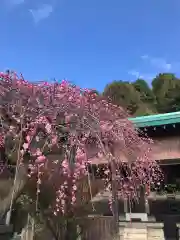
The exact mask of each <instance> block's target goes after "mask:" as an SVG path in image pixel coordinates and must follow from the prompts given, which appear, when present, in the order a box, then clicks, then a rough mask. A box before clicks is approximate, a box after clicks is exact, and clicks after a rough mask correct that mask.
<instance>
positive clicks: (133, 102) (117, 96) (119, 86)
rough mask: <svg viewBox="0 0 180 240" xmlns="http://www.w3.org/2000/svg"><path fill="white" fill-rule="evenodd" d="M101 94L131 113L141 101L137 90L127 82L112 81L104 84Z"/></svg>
mask: <svg viewBox="0 0 180 240" xmlns="http://www.w3.org/2000/svg"><path fill="white" fill-rule="evenodd" d="M103 95H104V96H105V97H108V98H109V99H110V100H111V101H112V102H113V103H114V104H116V105H120V106H122V107H123V108H125V109H127V110H128V111H129V112H130V113H132V114H134V113H135V112H136V111H137V109H138V108H139V104H140V103H141V99H140V94H139V92H137V91H136V90H135V88H134V86H133V85H132V84H130V83H129V82H123V81H114V82H112V83H111V84H109V85H107V86H106V88H105V89H104V92H103Z"/></svg>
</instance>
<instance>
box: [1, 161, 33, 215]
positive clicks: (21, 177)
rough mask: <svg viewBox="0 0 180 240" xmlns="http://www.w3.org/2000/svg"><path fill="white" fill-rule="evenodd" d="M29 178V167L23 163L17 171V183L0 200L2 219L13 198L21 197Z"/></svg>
mask: <svg viewBox="0 0 180 240" xmlns="http://www.w3.org/2000/svg"><path fill="white" fill-rule="evenodd" d="M27 179H28V177H27V168H26V167H25V166H23V165H21V166H20V167H19V169H18V172H17V178H16V182H15V184H14V185H13V186H12V187H11V189H10V192H9V194H8V195H7V196H6V197H5V198H4V199H2V200H0V219H2V218H3V217H4V215H5V214H6V213H7V211H8V210H9V208H10V206H11V202H12V200H13V201H14V200H16V199H17V198H18V197H19V195H20V194H21V192H22V190H23V188H24V186H25V184H26V182H27ZM12 197H13V199H12Z"/></svg>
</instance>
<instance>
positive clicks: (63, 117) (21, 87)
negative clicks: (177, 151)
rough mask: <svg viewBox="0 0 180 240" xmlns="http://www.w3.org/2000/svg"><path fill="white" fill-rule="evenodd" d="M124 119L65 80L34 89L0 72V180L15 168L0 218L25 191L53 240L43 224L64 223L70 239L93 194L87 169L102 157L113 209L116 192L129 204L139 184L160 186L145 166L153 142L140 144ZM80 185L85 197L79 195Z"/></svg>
mask: <svg viewBox="0 0 180 240" xmlns="http://www.w3.org/2000/svg"><path fill="white" fill-rule="evenodd" d="M127 117H128V116H127V113H126V112H125V111H124V110H123V109H122V108H121V107H118V106H115V105H113V104H111V103H109V102H107V101H106V100H105V99H103V98H102V97H101V96H99V95H97V94H96V93H95V92H93V91H89V90H87V89H81V88H79V87H77V86H72V85H71V84H69V83H68V82H66V81H62V82H61V83H53V84H50V83H40V84H38V83H30V82H28V81H25V80H24V79H23V78H22V77H18V76H17V75H16V74H15V73H13V74H11V75H10V74H9V73H6V74H4V73H1V75H0V120H1V126H0V153H1V154H0V156H1V159H0V160H1V166H2V171H1V174H3V173H4V172H5V171H6V172H7V168H8V166H9V165H11V164H15V166H16V168H15V173H14V180H13V184H12V185H11V186H10V188H9V192H8V193H7V194H6V195H5V196H1V202H0V214H1V216H3V215H4V214H5V213H6V212H7V211H8V210H9V209H10V212H11V209H12V205H13V203H14V202H15V201H16V199H17V198H18V197H19V196H20V195H21V194H22V193H23V191H24V189H26V193H27V194H29V196H30V198H32V199H34V205H35V209H36V213H37V211H41V210H42V209H44V211H43V214H44V215H43V216H47V221H46V223H47V226H49V227H50V228H51V230H52V232H53V234H54V237H55V239H58V236H57V234H56V231H55V230H53V226H54V224H50V223H51V221H50V220H49V219H51V220H52V219H66V220H67V221H66V223H67V224H66V227H67V231H66V233H67V234H66V239H67V240H70V239H75V238H73V237H72V236H71V235H70V233H71V232H72V228H73V226H72V219H74V218H75V217H81V215H82V211H81V209H83V205H85V203H86V201H90V200H91V198H92V197H93V195H94V194H96V193H97V192H98V190H99V189H97V190H96V191H94V190H93V182H92V181H91V176H90V175H89V172H88V166H89V165H91V164H93V163H96V164H97V163H98V161H101V160H102V159H104V161H106V163H108V164H107V166H110V167H107V169H106V171H105V179H104V182H103V183H104V185H103V189H108V190H109V191H110V192H112V193H113V194H111V199H110V206H112V210H113V209H114V202H115V200H116V198H117V194H115V192H117V191H118V195H121V196H122V197H128V198H130V199H136V198H138V191H139V189H140V187H141V186H145V185H148V186H149V185H150V183H152V182H154V183H156V182H158V181H160V178H161V172H160V169H159V167H158V165H156V162H155V161H153V160H151V144H152V142H151V141H150V140H149V139H147V138H140V137H139V135H138V132H137V131H136V130H135V128H134V127H133V125H132V123H131V122H129V121H128V120H127ZM84 182H86V183H87V186H88V189H89V198H88V199H84V195H83V191H82V185H83V183H84ZM33 184H34V185H33ZM32 185H33V186H34V189H35V194H34V192H33V190H32V189H33V187H32ZM47 189H48V190H47ZM32 192H33V193H32ZM33 194H34V195H33ZM43 194H46V195H43ZM42 199H43V201H44V202H43V201H42ZM46 200H47V201H46ZM32 206H33V204H32ZM114 213H115V212H114ZM48 221H49V222H48Z"/></svg>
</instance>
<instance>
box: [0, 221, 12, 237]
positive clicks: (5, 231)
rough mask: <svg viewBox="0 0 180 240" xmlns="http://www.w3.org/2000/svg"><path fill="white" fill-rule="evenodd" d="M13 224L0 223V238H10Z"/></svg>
mask: <svg viewBox="0 0 180 240" xmlns="http://www.w3.org/2000/svg"><path fill="white" fill-rule="evenodd" d="M12 232H13V226H12V225H10V226H6V225H0V240H10V239H11V237H12Z"/></svg>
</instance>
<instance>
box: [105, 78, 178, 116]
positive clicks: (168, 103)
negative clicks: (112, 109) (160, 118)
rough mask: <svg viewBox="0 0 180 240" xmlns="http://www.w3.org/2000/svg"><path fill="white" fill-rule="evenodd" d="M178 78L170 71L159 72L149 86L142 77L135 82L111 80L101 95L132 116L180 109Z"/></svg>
mask: <svg viewBox="0 0 180 240" xmlns="http://www.w3.org/2000/svg"><path fill="white" fill-rule="evenodd" d="M179 93H180V79H179V78H177V77H176V76H175V75H174V74H171V73H160V74H158V75H157V76H156V77H155V78H154V79H153V80H152V84H151V86H149V85H148V83H147V82H146V81H145V80H143V79H137V80H136V81H135V82H124V81H113V82H112V83H110V84H108V85H107V86H106V87H105V89H104V91H103V95H104V96H106V97H109V98H110V99H111V101H112V102H113V103H115V104H117V105H120V106H122V107H123V108H125V109H127V110H128V111H129V113H130V114H131V115H133V116H145V115H151V114H156V113H168V112H175V111H180V94H179Z"/></svg>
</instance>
